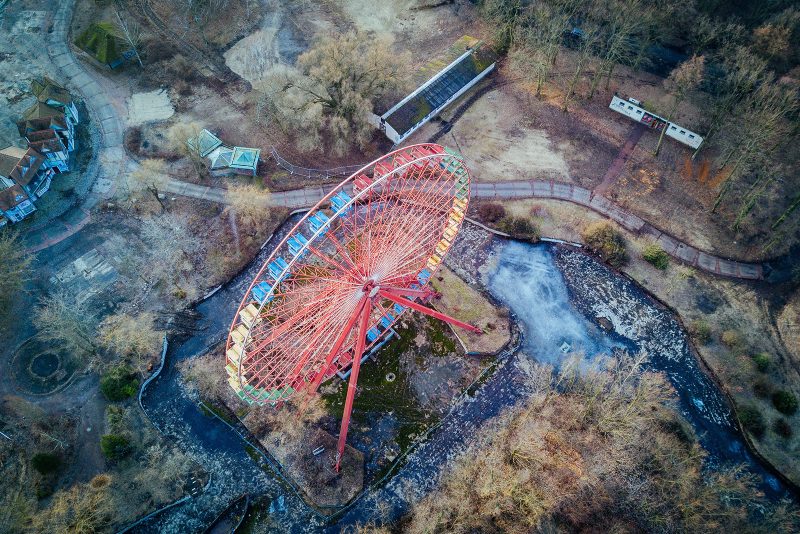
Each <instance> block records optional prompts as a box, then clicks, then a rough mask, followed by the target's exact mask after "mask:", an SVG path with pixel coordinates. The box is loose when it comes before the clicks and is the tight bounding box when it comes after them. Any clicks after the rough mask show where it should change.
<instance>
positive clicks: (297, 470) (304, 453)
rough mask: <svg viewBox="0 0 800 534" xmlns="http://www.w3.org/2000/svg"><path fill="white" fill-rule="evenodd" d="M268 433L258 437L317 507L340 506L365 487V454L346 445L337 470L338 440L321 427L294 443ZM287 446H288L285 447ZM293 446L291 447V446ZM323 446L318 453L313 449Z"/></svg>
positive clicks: (310, 431) (276, 434)
mask: <svg viewBox="0 0 800 534" xmlns="http://www.w3.org/2000/svg"><path fill="white" fill-rule="evenodd" d="M281 438H282V434H280V433H277V432H270V433H269V434H267V435H266V436H264V438H262V439H261V440H259V441H260V442H261V444H262V445H263V446H264V447H265V448H266V449H267V450H268V451H269V453H270V454H271V455H272V456H274V457H275V458H276V459H277V460H278V462H280V464H281V466H282V467H283V468H284V469H285V470H286V471H287V472H288V473H289V476H291V477H292V480H294V481H295V482H296V483H297V484H298V485H299V486H300V488H301V489H302V490H303V492H304V493H305V494H306V495H307V496H308V498H309V499H310V500H311V502H312V503H313V504H314V505H316V506H321V507H328V506H342V505H344V504H346V503H347V502H348V501H350V499H352V498H353V497H355V496H356V495H358V493H359V492H360V491H361V490H362V488H363V487H364V455H363V454H362V453H361V452H359V451H358V450H356V449H354V448H353V447H351V446H349V445H346V446H345V452H344V455H343V456H342V465H341V469H340V471H339V472H338V473H337V472H336V470H335V469H334V468H333V466H334V465H335V464H336V442H337V439H336V438H335V437H334V436H333V435H331V434H329V433H328V432H325V431H324V430H322V429H321V428H316V429H310V430H309V431H308V432H307V433H306V434H305V435H303V436H302V437H301V438H300V439H299V440H297V442H296V443H294V444H287V443H284V442H283V441H282V439H281ZM287 445H289V446H287ZM292 445H293V446H292ZM320 449H322V451H321V452H320V453H319V454H316V455H315V454H314V451H315V450H316V451H318V450H320Z"/></svg>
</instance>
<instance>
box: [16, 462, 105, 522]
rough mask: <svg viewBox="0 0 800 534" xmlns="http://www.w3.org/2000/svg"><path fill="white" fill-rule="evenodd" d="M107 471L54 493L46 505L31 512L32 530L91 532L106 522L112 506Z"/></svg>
mask: <svg viewBox="0 0 800 534" xmlns="http://www.w3.org/2000/svg"><path fill="white" fill-rule="evenodd" d="M110 483H111V477H110V476H109V475H105V474H103V475H97V476H96V477H94V478H93V479H92V480H91V481H89V483H87V484H75V485H74V486H72V487H71V488H69V489H67V490H61V491H59V492H58V493H56V494H55V496H54V497H53V500H52V501H51V502H50V506H48V507H47V508H45V509H44V510H42V511H41V512H39V513H37V514H36V515H35V516H33V525H32V526H33V528H34V530H35V531H36V532H47V533H53V534H62V533H63V534H66V533H68V532H69V533H71V534H93V533H94V532H98V531H100V530H103V529H105V528H107V527H108V526H109V524H110V523H111V521H112V514H113V512H114V511H113V509H112V506H111V494H110V492H109V484H110Z"/></svg>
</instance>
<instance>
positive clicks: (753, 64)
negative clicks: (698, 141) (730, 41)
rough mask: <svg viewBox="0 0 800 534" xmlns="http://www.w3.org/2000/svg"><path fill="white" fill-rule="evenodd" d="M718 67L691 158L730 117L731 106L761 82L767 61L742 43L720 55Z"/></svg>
mask: <svg viewBox="0 0 800 534" xmlns="http://www.w3.org/2000/svg"><path fill="white" fill-rule="evenodd" d="M722 68H723V69H724V70H725V74H724V76H723V77H722V78H721V83H720V84H719V90H718V92H717V94H716V95H715V98H714V103H713V108H712V113H711V119H710V120H709V126H708V131H707V132H706V135H705V137H704V138H703V144H702V145H700V147H698V148H697V150H696V151H695V153H694V154H693V155H692V158H695V157H696V156H697V154H698V153H699V152H700V149H701V148H702V147H703V146H706V145H708V144H709V142H710V140H711V138H712V137H713V136H714V135H715V134H716V133H717V132H718V131H719V128H720V126H721V125H722V124H723V123H724V122H726V121H729V120H730V114H731V113H732V112H733V109H734V108H735V107H736V106H737V105H738V104H739V103H740V102H741V101H742V99H744V98H745V97H746V96H747V95H749V94H751V93H752V92H753V91H754V90H755V89H756V88H757V87H758V86H759V85H760V84H761V83H763V81H764V79H765V78H766V76H767V62H766V61H765V60H763V59H761V58H759V57H757V56H756V55H755V54H753V53H752V52H751V51H750V50H749V49H748V48H745V47H738V48H731V49H728V50H726V51H725V52H724V53H723V57H722Z"/></svg>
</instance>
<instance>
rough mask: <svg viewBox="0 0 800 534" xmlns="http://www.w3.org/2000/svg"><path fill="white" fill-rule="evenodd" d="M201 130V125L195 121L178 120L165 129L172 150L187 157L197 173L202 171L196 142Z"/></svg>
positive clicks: (201, 162)
mask: <svg viewBox="0 0 800 534" xmlns="http://www.w3.org/2000/svg"><path fill="white" fill-rule="evenodd" d="M202 130H203V127H202V126H201V125H200V124H198V123H196V122H179V123H176V124H174V125H172V127H171V128H170V129H169V130H167V139H168V140H169V143H170V146H171V147H172V150H174V151H175V152H176V153H178V154H181V155H183V156H186V157H187V158H189V161H191V162H192V166H193V167H194V170H195V172H197V174H201V173H202V171H203V158H202V157H201V156H200V146H199V143H198V142H197V139H198V137H199V135H200V132H201V131H202Z"/></svg>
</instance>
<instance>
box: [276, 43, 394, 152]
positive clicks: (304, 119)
mask: <svg viewBox="0 0 800 534" xmlns="http://www.w3.org/2000/svg"><path fill="white" fill-rule="evenodd" d="M408 62H409V60H408V56H407V55H404V54H397V53H395V52H393V51H392V50H391V49H390V46H389V43H388V42H386V41H382V40H376V39H374V38H371V37H368V36H367V35H366V34H363V33H353V32H351V33H347V34H344V35H329V36H326V37H324V38H322V39H320V40H319V41H318V42H317V43H316V44H315V45H314V46H313V47H312V48H311V49H310V50H309V51H307V52H305V53H304V54H302V55H301V56H300V57H299V58H298V60H297V70H286V71H284V72H282V73H279V74H275V75H273V76H272V77H271V78H270V79H269V80H268V83H267V95H266V104H267V111H268V113H269V114H270V115H271V116H272V117H273V118H274V119H275V120H276V122H277V123H278V124H279V125H281V127H282V128H284V129H285V130H287V131H292V132H294V133H295V134H296V135H297V136H298V142H299V144H300V146H301V147H302V148H303V149H304V150H313V149H316V148H319V147H320V146H321V144H322V140H323V133H327V134H328V136H329V138H330V140H331V141H330V142H331V149H332V150H333V152H335V153H337V154H343V153H344V152H345V151H346V149H347V147H348V146H349V145H350V144H351V143H353V142H355V143H357V144H358V145H359V146H362V147H363V146H365V145H366V143H367V141H369V139H370V137H371V136H372V132H373V131H374V127H373V126H372V124H371V123H370V120H369V115H370V113H371V112H372V110H373V104H374V102H375V101H376V100H377V99H379V98H381V97H382V96H383V95H385V94H387V93H389V92H393V91H396V90H399V89H400V88H402V87H404V85H405V83H406V80H407V68H406V67H407V65H408Z"/></svg>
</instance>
